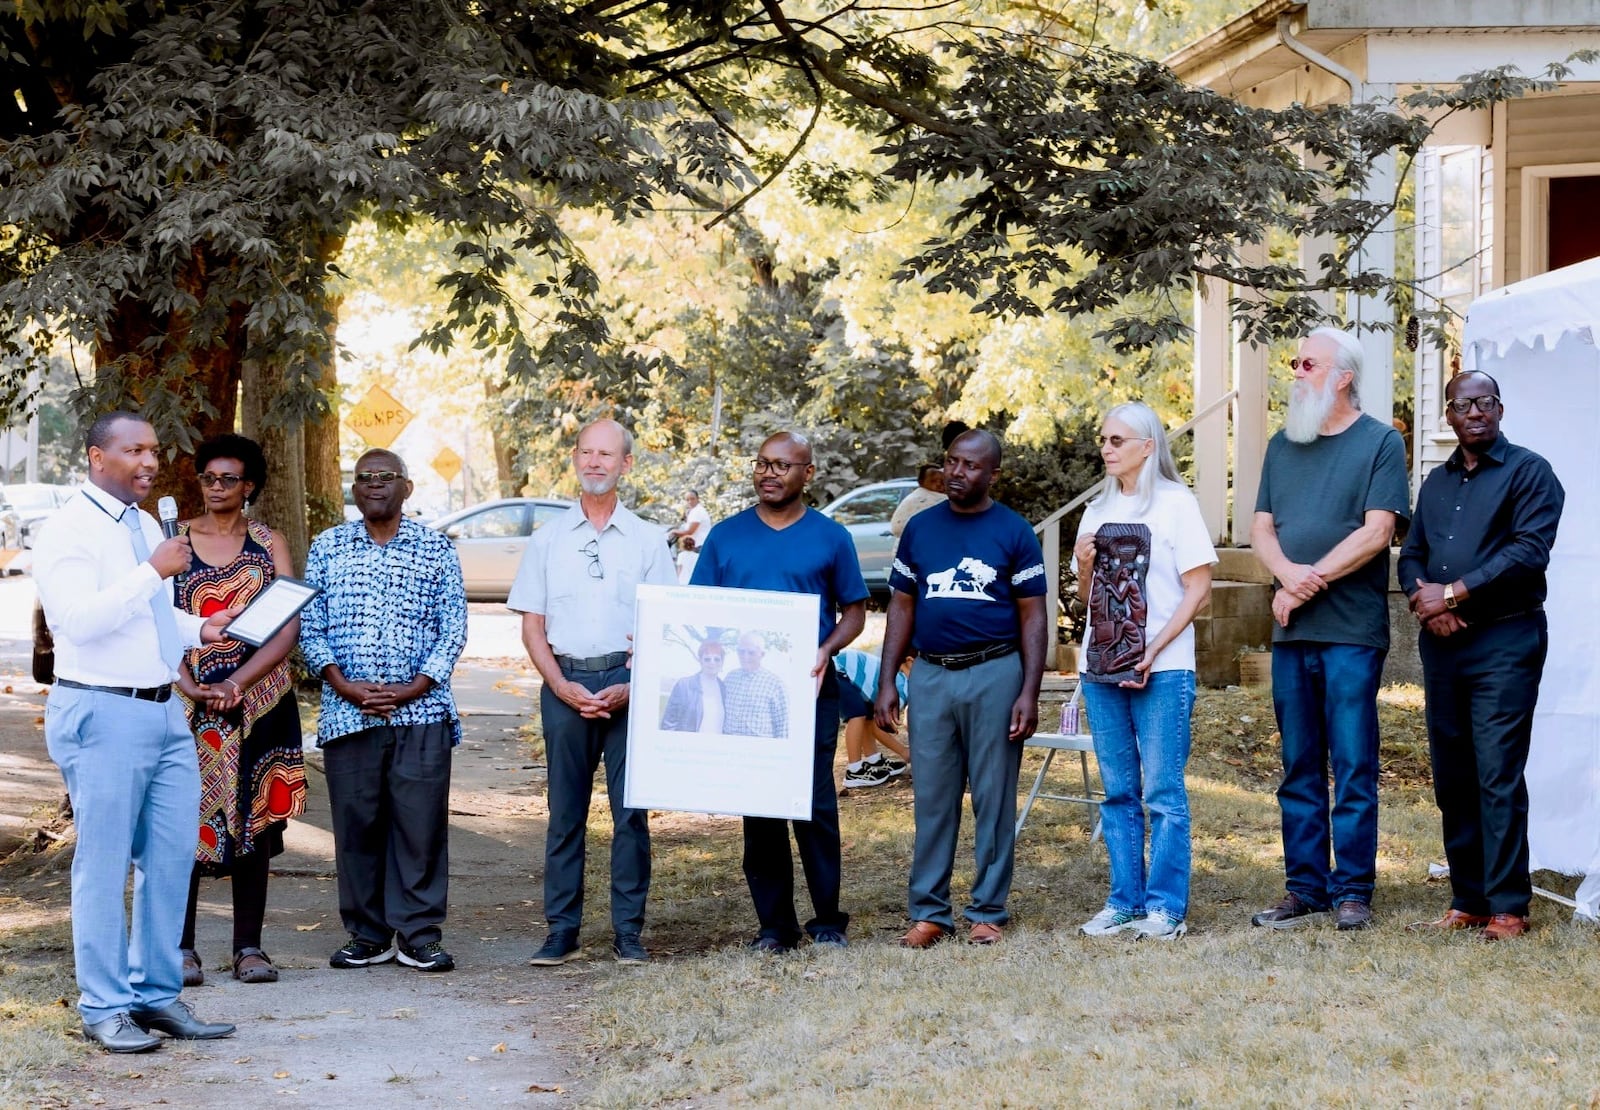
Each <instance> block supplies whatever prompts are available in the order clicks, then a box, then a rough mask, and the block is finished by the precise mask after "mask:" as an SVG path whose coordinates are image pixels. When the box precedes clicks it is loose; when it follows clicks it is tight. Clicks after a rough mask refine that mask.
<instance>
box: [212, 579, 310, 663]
mask: <svg viewBox="0 0 1600 1110" xmlns="http://www.w3.org/2000/svg"><path fill="white" fill-rule="evenodd" d="M320 592H321V591H320V590H318V589H317V587H315V586H313V585H311V584H310V583H309V582H302V581H301V580H300V579H298V578H287V577H279V578H274V579H273V580H272V581H271V582H269V583H267V588H266V589H264V590H262V591H261V592H260V593H259V594H257V595H256V597H255V600H254V601H252V602H251V603H250V604H249V605H247V606H245V610H244V612H242V613H240V614H239V615H238V616H237V617H234V618H233V623H232V624H230V625H228V628H227V631H226V635H227V636H228V637H229V638H230V639H234V640H238V641H239V642H241V643H245V644H249V645H250V646H251V647H260V646H261V645H262V644H264V643H266V642H267V641H268V640H270V639H272V638H273V637H274V636H276V635H277V634H278V630H279V629H281V628H282V627H283V626H284V625H286V624H288V623H289V622H290V621H291V620H293V619H294V618H295V616H296V615H297V614H298V613H299V612H300V610H302V609H304V608H305V607H306V603H307V602H309V601H310V600H311V599H312V598H314V597H316V596H317V594H318V593H320Z"/></svg>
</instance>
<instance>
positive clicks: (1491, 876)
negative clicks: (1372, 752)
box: [1419, 612, 1550, 916]
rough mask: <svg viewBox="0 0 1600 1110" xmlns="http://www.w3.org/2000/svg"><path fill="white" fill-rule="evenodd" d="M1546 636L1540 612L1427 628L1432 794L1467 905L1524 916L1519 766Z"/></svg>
mask: <svg viewBox="0 0 1600 1110" xmlns="http://www.w3.org/2000/svg"><path fill="white" fill-rule="evenodd" d="M1549 643H1550V641H1549V635H1548V633H1547V631H1546V627H1545V618H1544V614H1543V613H1542V612H1539V613H1530V614H1527V615H1525V616H1521V617H1512V618H1510V619H1507V620H1502V621H1496V622H1494V623H1492V624H1485V625H1481V626H1477V627H1469V628H1467V629H1466V630H1464V631H1462V632H1458V633H1456V634H1455V635H1453V636H1445V637H1436V636H1432V635H1429V634H1428V633H1427V632H1426V631H1424V632H1423V633H1422V634H1421V641H1420V643H1419V648H1420V651H1421V655H1422V671H1423V684H1424V688H1425V690H1426V692H1427V699H1428V700H1427V721H1428V747H1429V751H1430V753H1431V755H1432V758H1433V796H1434V799H1435V800H1436V801H1437V802H1438V804H1439V814H1440V816H1441V818H1442V819H1443V826H1444V853H1445V858H1446V859H1447V860H1448V861H1449V863H1450V889H1451V892H1452V894H1453V896H1454V897H1453V898H1452V899H1451V903H1450V904H1451V906H1452V907H1453V908H1455V909H1457V910H1460V911H1461V912H1462V913H1470V914H1495V913H1511V914H1518V915H1523V916H1525V915H1526V914H1527V912H1528V904H1529V902H1530V901H1532V899H1533V881H1532V879H1531V878H1530V877H1529V875H1528V787H1527V784H1526V783H1525V782H1524V781H1523V778H1522V771H1523V768H1524V767H1525V766H1526V764H1527V762H1528V744H1529V741H1530V740H1531V738H1532V735H1533V709H1534V705H1535V704H1536V703H1537V701H1538V699H1539V679H1540V676H1541V675H1542V674H1543V673H1544V659H1545V653H1546V651H1547V650H1548V648H1549Z"/></svg>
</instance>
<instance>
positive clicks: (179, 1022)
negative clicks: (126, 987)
mask: <svg viewBox="0 0 1600 1110" xmlns="http://www.w3.org/2000/svg"><path fill="white" fill-rule="evenodd" d="M130 1016H131V1017H132V1018H133V1022H134V1024H135V1025H137V1026H138V1027H139V1028H140V1029H143V1030H145V1031H146V1032H148V1031H150V1030H152V1029H154V1030H156V1031H157V1032H161V1033H165V1034H166V1035H167V1036H169V1037H176V1038H177V1039H178V1040H180V1041H214V1040H216V1039H217V1038H218V1037H231V1036H233V1026H231V1025H229V1024H228V1023H227V1022H222V1021H201V1020H200V1019H199V1018H197V1017H195V1016H194V1011H193V1010H191V1009H189V1004H188V1003H187V1002H169V1003H167V1004H166V1005H165V1006H163V1007H161V1009H159V1010H134V1011H133V1012H132V1013H131V1015H130Z"/></svg>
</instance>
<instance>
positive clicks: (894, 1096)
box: [555, 689, 1600, 1107]
mask: <svg viewBox="0 0 1600 1110" xmlns="http://www.w3.org/2000/svg"><path fill="white" fill-rule="evenodd" d="M1384 701H1385V705H1384V710H1383V712H1384V721H1385V733H1384V737H1385V743H1384V762H1385V772H1384V795H1383V811H1382V842H1381V847H1380V852H1381V858H1380V863H1379V868H1380V875H1379V889H1378V893H1377V899H1376V903H1375V905H1376V910H1377V913H1378V927H1377V928H1376V929H1374V930H1372V931H1370V932H1366V933H1351V934H1342V933H1339V932H1337V931H1336V930H1334V929H1333V927H1332V925H1331V924H1327V925H1315V926H1310V927H1306V928H1303V929H1300V930H1293V931H1287V932H1282V933H1277V932H1270V931H1267V930H1261V929H1253V928H1251V926H1250V925H1249V920H1248V918H1249V914H1250V913H1251V912H1253V911H1254V910H1255V909H1258V908H1260V907H1262V906H1265V905H1268V904H1270V903H1271V902H1272V901H1274V900H1275V899H1276V897H1277V896H1278V894H1279V893H1280V891H1281V885H1282V875H1281V870H1280V868H1281V857H1280V853H1279V848H1278V825H1277V820H1278V814H1277V806H1276V803H1275V800H1274V798H1273V796H1272V787H1273V785H1274V782H1275V779H1276V774H1277V772H1276V766H1275V760H1276V755H1275V745H1276V737H1275V734H1274V728H1273V722H1272V712H1271V705H1270V702H1269V700H1268V699H1267V698H1266V697H1264V696H1262V695H1261V694H1258V693H1253V692H1248V691H1240V690H1237V689H1234V690H1230V691H1211V692H1205V693H1203V694H1202V697H1201V700H1200V704H1199V707H1198V710H1197V714H1196V745H1195V756H1194V759H1193V761H1192V763H1191V766H1190V772H1191V774H1190V784H1191V794H1192V808H1193V811H1194V832H1195V839H1194V849H1195V850H1194V883H1193V894H1192V910H1191V916H1190V923H1191V926H1192V928H1193V930H1194V931H1193V932H1192V933H1191V935H1190V936H1188V937H1187V938H1185V939H1183V940H1181V941H1179V942H1176V943H1173V944H1161V943H1157V942H1144V943H1140V944H1135V943H1132V942H1128V941H1123V940H1120V939H1112V940H1099V941H1096V940H1090V939H1087V938H1083V937H1080V936H1078V935H1077V932H1076V927H1077V925H1078V924H1079V923H1080V922H1081V921H1083V920H1084V919H1086V918H1087V917H1088V916H1090V915H1091V914H1092V913H1093V912H1094V911H1095V910H1096V909H1098V908H1099V906H1100V905H1101V902H1102V900H1103V898H1104V896H1105V890H1106V881H1107V880H1106V865H1105V853H1104V849H1103V848H1102V847H1100V846H1099V845H1095V846H1093V847H1091V846H1090V845H1089V843H1088V825H1087V822H1086V821H1085V819H1084V817H1083V816H1082V810H1081V809H1079V808H1078V807H1068V806H1062V805H1059V804H1056V805H1052V804H1042V805H1041V807H1040V808H1039V809H1037V810H1036V811H1035V816H1034V817H1033V818H1032V819H1030V821H1029V824H1028V828H1027V829H1026V830H1025V831H1024V833H1023V836H1022V839H1021V842H1020V844H1019V850H1018V859H1017V873H1016V885H1015V891H1014V896H1013V901H1012V909H1013V913H1014V915H1015V916H1014V925H1013V927H1012V928H1011V929H1010V930H1008V933H1007V936H1006V939H1005V942H1004V943H1003V944H1002V945H1001V946H999V947H997V948H995V949H989V950H986V949H977V948H972V947H969V946H967V945H964V944H946V945H944V946H941V947H939V948H936V949H934V950H931V951H928V952H907V951H902V950H901V949H899V948H898V947H896V946H895V944H894V939H895V937H896V936H897V935H898V934H899V932H900V931H901V930H903V929H904V927H905V925H906V918H905V916H904V899H905V889H904V882H905V871H906V867H907V864H908V862H909V859H910V848H911V840H910V837H911V815H910V796H911V792H910V789H909V787H908V786H903V785H895V786H891V787H886V788H881V789H878V790H876V791H866V792H856V793H854V794H852V795H849V796H847V797H845V798H844V799H843V801H842V808H843V824H844V830H845V881H846V890H845V900H846V906H847V908H848V909H849V910H851V912H852V913H853V914H854V915H855V917H854V920H853V922H852V925H851V939H852V946H851V948H850V949H849V950H847V951H842V952H841V951H812V950H809V949H803V950H802V951H801V952H799V953H798V954H795V955H792V956H787V957H770V956H769V957H759V956H755V955H751V954H747V953H745V952H744V951H742V950H741V949H740V948H739V945H740V944H741V943H742V942H743V941H744V940H746V939H748V937H749V936H750V935H751V934H752V933H753V932H754V920H753V913H752V911H751V909H750V907H749V900H748V895H747V894H746V892H745V889H744V884H743V881H742V878H741V876H740V873H739V868H738V855H739V835H738V825H737V822H736V821H731V820H726V819H713V818H699V817H688V816H682V815H660V816H659V817H658V818H657V819H656V821H655V823H654V828H655V830H656V840H655V859H656V865H655V876H656V878H655V883H654V886H653V889H652V892H651V920H650V928H649V933H648V935H647V938H646V939H647V940H648V941H649V942H650V943H651V945H652V947H653V948H654V949H655V951H656V952H657V953H658V954H659V955H666V956H670V957H671V958H669V959H662V960H658V961H657V962H656V963H655V964H654V965H652V966H650V967H648V968H643V969H637V970H634V969H622V968H617V967H616V966H615V965H613V964H609V963H605V962H602V963H600V964H591V965H568V967H567V968H563V969H560V970H558V971H556V972H555V974H556V975H557V976H568V975H572V976H583V977H584V978H586V979H587V980H588V981H589V982H590V984H591V985H592V987H593V988H594V1004H593V1008H592V1010H591V1012H590V1020H591V1021H592V1023H593V1026H594V1045H593V1047H594V1060H593V1066H594V1068H595V1070H594V1071H593V1072H592V1073H591V1089H590V1091H589V1092H588V1093H589V1099H590V1101H592V1102H593V1103H594V1104H597V1105H603V1106H639V1105H653V1104H672V1103H679V1102H681V1103H684V1104H686V1105H707V1104H712V1105H721V1104H741V1103H776V1102H782V1103H783V1104H785V1105H795V1106H822V1105H832V1104H840V1103H842V1104H847V1105H852V1106H866V1107H873V1106H885V1107H889V1106H905V1105H910V1104H928V1103H932V1104H939V1103H946V1104H948V1103H959V1104H961V1105H968V1106H1048V1105H1068V1104H1079V1103H1085V1104H1094V1105H1101V1106H1142V1105H1152V1104H1154V1105H1202V1106H1216V1105H1229V1106H1233V1105H1242V1106H1275V1105H1291V1104H1293V1105H1306V1104H1323V1105H1331V1106H1355V1105H1386V1106H1396V1105H1400V1106H1408V1105H1416V1106H1478V1105H1491V1104H1507V1105H1536V1106H1600V1067H1597V1066H1596V1064H1595V1045H1596V1044H1597V1043H1600V947H1597V942H1596V937H1595V934H1594V932H1593V931H1592V930H1591V929H1589V928H1586V927H1582V926H1577V925H1573V924H1571V923H1569V922H1568V920H1567V918H1568V915H1567V911H1566V910H1564V909H1561V908H1560V907H1557V906H1555V905H1553V904H1551V903H1548V902H1542V903H1539V904H1538V905H1536V907H1535V911H1534V912H1535V921H1536V924H1537V929H1536V931H1535V933H1534V934H1533V935H1532V936H1531V937H1530V938H1529V939H1527V940H1526V941H1524V942H1520V943H1516V944H1507V945H1500V946H1491V945H1488V944H1484V943H1483V942H1482V941H1480V940H1478V939H1476V938H1475V937H1473V936H1456V937H1448V938H1440V937H1418V936H1414V935H1409V934H1407V933H1405V932H1404V931H1403V928H1402V926H1403V925H1404V924H1405V923H1406V922H1408V921H1413V920H1418V919H1422V918H1427V917H1433V916H1436V915H1437V914H1438V913H1439V912H1441V911H1442V910H1443V908H1444V907H1445V905H1446V904H1447V900H1448V891H1447V889H1446V888H1445V887H1444V886H1443V885H1441V884H1437V883H1434V884H1429V883H1427V882H1426V876H1427V864H1428V863H1429V862H1430V861H1432V860H1435V859H1438V858H1439V857H1440V847H1439V834H1438V827H1437V817H1436V814H1435V812H1434V810H1433V807H1432V802H1431V795H1430V793H1429V788H1428V785H1427V781H1426V777H1427V747H1426V741H1425V737H1424V734H1423V732H1422V726H1421V721H1420V716H1421V715H1420V697H1419V695H1418V693H1417V692H1416V691H1415V690H1406V689H1398V690H1391V691H1387V692H1386V694H1385V698H1384ZM1046 719H1049V718H1048V717H1046ZM1034 758H1035V757H1033V756H1032V755H1030V757H1029V763H1028V764H1027V765H1025V767H1024V775H1025V776H1027V775H1028V773H1029V767H1036V766H1037V763H1036V762H1034ZM1057 765H1058V766H1059V761H1058V764H1057ZM606 825H607V822H606V821H605V819H604V818H598V819H597V821H596V825H595V828H594V830H593V832H594V835H595V836H596V837H597V838H598V839H600V840H602V841H603V838H604V836H605V834H606V832H607V828H606ZM591 848H593V845H592V846H591ZM596 854H597V855H598V857H599V859H601V860H603V859H604V858H605V856H604V853H603V851H602V852H600V853H593V852H592V855H591V858H594V855H596ZM969 859H970V854H968V855H967V856H966V857H964V858H963V857H958V862H957V871H956V884H957V891H956V893H957V898H958V901H959V898H960V897H961V895H962V894H963V893H964V891H963V889H962V887H963V883H964V882H965V881H966V880H967V877H968V874H969V872H968V871H967V869H966V867H967V861H968V860H969ZM1540 879H1541V880H1542V881H1543V882H1544V883H1545V884H1546V885H1563V884H1564V883H1565V881H1564V880H1560V879H1558V878H1557V877H1554V876H1540ZM591 883H592V884H594V885H592V886H591V890H599V891H603V890H604V889H605V884H604V877H603V874H602V873H601V872H600V871H599V870H596V871H595V873H594V874H592V875H591ZM1565 889H1570V885H1567V886H1565ZM803 897H804V894H803V890H802V898H803ZM803 910H804V904H803V903H802V911H803ZM802 916H804V913H803V912H802Z"/></svg>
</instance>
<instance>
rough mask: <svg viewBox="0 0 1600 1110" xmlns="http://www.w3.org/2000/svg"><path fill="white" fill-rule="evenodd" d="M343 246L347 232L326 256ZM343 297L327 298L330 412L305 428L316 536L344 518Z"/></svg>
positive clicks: (328, 242) (310, 516) (324, 248)
mask: <svg viewBox="0 0 1600 1110" xmlns="http://www.w3.org/2000/svg"><path fill="white" fill-rule="evenodd" d="M343 249H344V237H343V236H339V237H337V238H328V239H325V240H323V241H322V243H321V255H322V260H323V261H324V262H331V261H333V259H334V258H336V257H338V254H339V252H340V251H341V250H343ZM343 301H344V298H343V297H342V296H333V295H330V296H329V298H328V302H327V307H328V353H327V361H326V362H324V363H323V365H322V377H321V378H320V379H319V380H318V382H317V388H318V389H320V390H321V391H322V395H323V397H324V398H326V399H327V402H328V412H327V415H325V416H324V417H323V418H322V419H321V420H308V421H306V424H305V428H304V434H305V475H306V497H305V503H306V525H307V534H308V535H309V536H310V537H311V538H312V539H315V538H316V537H317V535H318V534H319V533H321V532H323V531H325V530H327V529H329V528H332V527H333V526H334V525H335V524H338V523H340V522H341V521H343V520H344V480H343V477H342V475H341V473H340V470H339V370H338V362H337V360H336V358H335V357H334V352H335V350H336V347H335V342H334V341H335V334H334V333H335V332H337V331H338V328H339V307H340V305H341V304H342V303H343ZM296 565H297V566H298V565H299V564H296Z"/></svg>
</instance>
